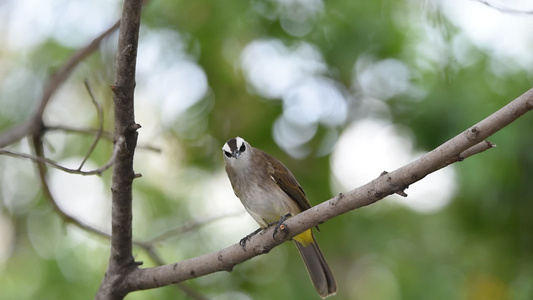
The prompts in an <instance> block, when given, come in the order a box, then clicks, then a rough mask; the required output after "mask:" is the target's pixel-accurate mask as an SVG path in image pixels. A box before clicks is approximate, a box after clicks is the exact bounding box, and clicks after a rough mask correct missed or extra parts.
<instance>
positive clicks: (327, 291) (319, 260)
mask: <svg viewBox="0 0 533 300" xmlns="http://www.w3.org/2000/svg"><path fill="white" fill-rule="evenodd" d="M295 243H296V246H298V251H300V255H301V256H302V259H303V261H304V263H305V266H306V267H307V272H308V273H309V277H311V281H312V282H313V285H314V286H315V289H316V291H317V292H318V294H319V295H320V297H322V298H326V297H328V296H333V295H335V293H336V292H337V283H336V282H335V278H334V277H333V273H332V272H331V270H330V269H329V266H328V264H327V263H326V260H325V259H324V256H323V255H322V252H321V251H320V248H319V247H318V244H317V243H316V241H315V240H314V237H313V243H310V244H309V245H307V246H304V245H302V244H300V243H299V242H297V241H295Z"/></svg>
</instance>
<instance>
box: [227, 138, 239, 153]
mask: <svg viewBox="0 0 533 300" xmlns="http://www.w3.org/2000/svg"><path fill="white" fill-rule="evenodd" d="M227 144H228V146H229V148H230V149H231V152H233V151H235V150H237V139H236V138H232V139H230V140H229V141H228V142H227Z"/></svg>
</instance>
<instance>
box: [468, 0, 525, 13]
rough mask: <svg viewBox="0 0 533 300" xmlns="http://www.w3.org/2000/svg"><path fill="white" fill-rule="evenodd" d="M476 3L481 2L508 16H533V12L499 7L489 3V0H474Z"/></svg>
mask: <svg viewBox="0 0 533 300" xmlns="http://www.w3.org/2000/svg"><path fill="white" fill-rule="evenodd" d="M474 1H476V2H479V3H481V4H484V5H486V6H488V7H490V8H494V9H496V10H499V11H501V12H503V13H508V14H519V15H530V14H533V10H519V9H514V8H510V7H505V6H503V5H497V4H494V3H493V2H489V1H487V0H474Z"/></svg>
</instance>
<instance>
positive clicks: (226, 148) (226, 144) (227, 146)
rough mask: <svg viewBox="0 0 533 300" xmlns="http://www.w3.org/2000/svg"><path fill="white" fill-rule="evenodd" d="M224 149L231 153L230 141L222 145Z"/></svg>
mask: <svg viewBox="0 0 533 300" xmlns="http://www.w3.org/2000/svg"><path fill="white" fill-rule="evenodd" d="M222 150H224V151H225V152H228V153H231V149H230V148H229V145H228V143H225V144H224V147H222Z"/></svg>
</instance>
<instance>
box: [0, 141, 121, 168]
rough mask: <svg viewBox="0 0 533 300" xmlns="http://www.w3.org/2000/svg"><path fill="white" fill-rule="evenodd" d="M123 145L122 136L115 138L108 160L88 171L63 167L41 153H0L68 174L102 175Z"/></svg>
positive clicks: (2, 151) (1, 151) (8, 151)
mask: <svg viewBox="0 0 533 300" xmlns="http://www.w3.org/2000/svg"><path fill="white" fill-rule="evenodd" d="M123 145H124V138H123V137H119V138H118V140H117V143H116V145H115V148H114V149H113V154H112V155H111V157H110V158H109V160H108V161H107V162H106V163H105V164H104V165H103V166H101V167H99V168H97V169H94V170H90V171H82V170H80V169H79V168H78V169H70V168H67V167H64V166H62V165H60V164H58V163H56V162H55V161H53V160H51V159H48V158H45V157H44V155H43V154H40V155H39V156H32V155H29V154H25V153H20V152H16V151H11V150H7V149H0V154H3V155H7V156H11V157H18V158H27V159H29V160H31V161H34V162H36V163H39V164H41V163H46V164H48V165H50V166H52V167H54V168H56V169H58V170H61V171H64V172H67V173H70V174H79V175H84V176H87V175H102V173H103V172H104V171H105V170H107V169H109V168H110V167H111V166H112V165H113V162H114V161H115V159H116V157H117V155H118V152H119V150H120V148H121V147H123Z"/></svg>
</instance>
